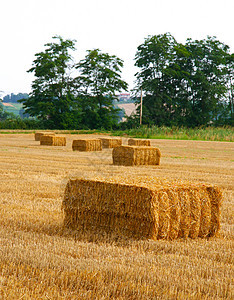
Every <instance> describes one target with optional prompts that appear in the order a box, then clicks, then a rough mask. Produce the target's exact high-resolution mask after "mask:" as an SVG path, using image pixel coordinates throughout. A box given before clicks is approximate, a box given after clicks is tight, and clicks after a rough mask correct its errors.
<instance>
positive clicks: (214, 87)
mask: <svg viewBox="0 0 234 300" xmlns="http://www.w3.org/2000/svg"><path fill="white" fill-rule="evenodd" d="M185 46H186V49H187V50H188V51H189V53H190V56H189V59H188V61H187V66H188V69H189V73H190V76H189V82H190V91H191V100H190V101H191V115H190V120H188V122H189V124H192V125H195V126H198V125H203V124H207V123H208V122H210V121H213V120H215V119H217V118H218V115H219V114H220V109H219V108H220V107H221V106H223V104H224V103H225V101H226V95H227V89H228V87H227V72H228V70H227V58H228V57H229V53H228V49H229V47H228V46H227V45H225V44H223V43H221V42H219V41H218V40H217V39H216V38H215V37H207V39H204V40H200V41H199V40H195V41H192V40H191V39H188V40H187V42H186V45H185Z"/></svg>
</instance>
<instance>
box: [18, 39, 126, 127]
mask: <svg viewBox="0 0 234 300" xmlns="http://www.w3.org/2000/svg"><path fill="white" fill-rule="evenodd" d="M54 39H55V40H56V42H53V43H48V44H46V45H45V46H46V47H47V48H46V50H45V51H44V52H40V53H37V54H36V59H35V60H34V62H33V66H32V68H31V69H30V70H29V71H28V72H33V73H34V75H35V78H36V79H35V80H34V81H33V84H32V92H31V93H30V95H29V98H28V99H23V100H20V102H22V103H23V108H24V109H25V111H26V113H28V114H29V115H31V116H36V117H37V118H38V119H39V120H43V121H44V123H45V124H46V126H47V127H48V128H58V129H69V128H75V129H78V128H91V129H93V128H100V127H103V128H110V127H112V126H113V125H115V124H116V123H117V120H118V109H116V108H115V107H114V106H113V101H114V100H115V99H117V97H116V92H120V91H121V90H127V87H128V85H127V83H126V82H125V81H123V80H122V79H121V75H120V73H121V68H122V67H123V61H122V60H121V59H119V58H118V57H116V56H115V55H112V56H111V55H109V54H107V53H101V51H100V50H99V49H94V50H88V51H87V55H86V57H85V58H84V59H83V60H81V61H80V62H78V63H75V62H74V60H73V57H72V56H71V53H70V52H71V51H74V50H75V41H73V40H64V39H63V38H62V37H60V36H56V37H54Z"/></svg>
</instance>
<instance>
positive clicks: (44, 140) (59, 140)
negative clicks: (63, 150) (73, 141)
mask: <svg viewBox="0 0 234 300" xmlns="http://www.w3.org/2000/svg"><path fill="white" fill-rule="evenodd" d="M40 144H41V145H46V146H66V138H65V137H63V136H52V135H42V136H41V139H40Z"/></svg>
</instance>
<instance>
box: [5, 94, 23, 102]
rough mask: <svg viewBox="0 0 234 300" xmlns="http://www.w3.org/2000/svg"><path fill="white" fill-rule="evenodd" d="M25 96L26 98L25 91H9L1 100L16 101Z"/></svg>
mask: <svg viewBox="0 0 234 300" xmlns="http://www.w3.org/2000/svg"><path fill="white" fill-rule="evenodd" d="M25 98H28V94H26V93H18V94H14V93H11V94H10V95H6V96H4V97H3V102H5V103H9V102H10V103H17V102H18V101H19V100H21V99H25Z"/></svg>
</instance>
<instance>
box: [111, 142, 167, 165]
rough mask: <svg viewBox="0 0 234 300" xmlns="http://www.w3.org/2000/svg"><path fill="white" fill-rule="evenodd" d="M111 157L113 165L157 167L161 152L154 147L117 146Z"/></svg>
mask: <svg viewBox="0 0 234 300" xmlns="http://www.w3.org/2000/svg"><path fill="white" fill-rule="evenodd" d="M112 157H113V164H114V165H122V166H136V165H159V164H160V158H161V152H160V150H159V149H158V148H156V147H147V146H119V147H116V148H114V149H113V152H112Z"/></svg>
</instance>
